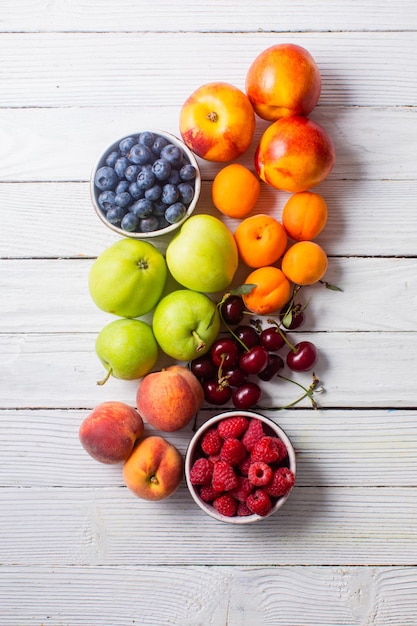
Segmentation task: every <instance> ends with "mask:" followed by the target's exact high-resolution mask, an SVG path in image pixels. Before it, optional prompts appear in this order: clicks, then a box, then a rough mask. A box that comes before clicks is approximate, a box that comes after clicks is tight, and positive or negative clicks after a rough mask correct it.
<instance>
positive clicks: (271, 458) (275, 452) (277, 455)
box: [250, 435, 288, 463]
mask: <svg viewBox="0 0 417 626" xmlns="http://www.w3.org/2000/svg"><path fill="white" fill-rule="evenodd" d="M287 454H288V453H287V448H286V447H285V444H284V442H283V441H281V439H279V438H278V437H269V436H266V435H265V436H264V437H262V438H261V439H259V441H257V442H256V443H255V445H254V446H253V448H252V450H251V453H250V455H251V459H252V461H263V462H264V463H279V462H280V461H282V460H283V459H285V457H286V456H287Z"/></svg>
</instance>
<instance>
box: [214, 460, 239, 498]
mask: <svg viewBox="0 0 417 626" xmlns="http://www.w3.org/2000/svg"><path fill="white" fill-rule="evenodd" d="M211 484H212V487H213V489H215V490H216V491H230V490H231V489H235V487H237V486H238V479H237V476H236V474H235V471H234V469H233V467H232V466H231V465H230V464H229V463H226V461H221V460H220V461H217V463H215V464H214V468H213V477H212V482H211Z"/></svg>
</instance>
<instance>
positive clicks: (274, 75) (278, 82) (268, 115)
mask: <svg viewBox="0 0 417 626" xmlns="http://www.w3.org/2000/svg"><path fill="white" fill-rule="evenodd" d="M320 92H321V76H320V71H319V69H318V67H317V64H316V62H315V60H314V59H313V57H312V56H311V54H310V52H308V50H306V49H305V48H303V47H301V46H297V45H296V44H290V43H283V44H277V45H275V46H271V47H269V48H267V49H266V50H264V51H263V52H261V53H260V54H259V55H258V56H257V57H256V59H255V60H254V61H253V63H252V64H251V66H250V68H249V70H248V73H247V75H246V93H247V95H248V98H249V100H250V102H251V104H252V106H253V108H254V110H255V113H257V114H258V115H259V117H261V118H262V119H264V120H270V121H275V120H277V119H280V118H281V117H289V116H291V115H308V114H309V113H311V111H312V110H313V109H314V107H315V106H316V104H317V101H318V99H319V97H320Z"/></svg>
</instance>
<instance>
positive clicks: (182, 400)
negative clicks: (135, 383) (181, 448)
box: [136, 365, 204, 432]
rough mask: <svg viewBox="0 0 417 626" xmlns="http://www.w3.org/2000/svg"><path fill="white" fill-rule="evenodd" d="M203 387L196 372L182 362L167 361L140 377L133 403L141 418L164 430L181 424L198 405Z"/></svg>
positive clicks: (180, 426)
mask: <svg viewBox="0 0 417 626" xmlns="http://www.w3.org/2000/svg"><path fill="white" fill-rule="evenodd" d="M203 401H204V393H203V389H202V387H201V385H200V383H199V381H198V379H197V377H196V376H194V374H193V373H192V372H191V371H190V370H189V369H188V368H187V367H184V366H182V365H171V366H170V367H167V368H166V369H164V370H161V371H159V372H152V373H150V374H147V375H146V376H144V377H143V378H142V380H141V381H140V383H139V387H138V390H137V394H136V404H137V407H138V411H139V413H140V414H141V415H142V417H143V419H144V420H146V421H147V422H148V423H149V424H150V425H151V426H153V427H154V428H157V429H158V430H162V431H165V432H173V431H176V430H180V429H181V428H184V426H186V425H187V424H189V422H190V421H191V420H192V419H193V418H194V417H195V415H196V413H197V412H198V411H199V410H200V409H201V406H202V404H203Z"/></svg>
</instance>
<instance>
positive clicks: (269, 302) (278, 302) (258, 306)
mask: <svg viewBox="0 0 417 626" xmlns="http://www.w3.org/2000/svg"><path fill="white" fill-rule="evenodd" d="M245 284H246V285H255V286H254V287H253V289H252V290H251V291H250V292H249V293H247V294H244V295H243V296H242V297H243V302H244V304H245V307H246V308H247V309H248V311H251V312H252V313H255V314H257V315H270V314H271V313H274V312H276V311H278V310H279V309H280V308H281V307H283V306H284V304H286V303H287V302H288V300H289V299H290V297H291V283H290V281H289V280H288V278H287V277H286V276H285V274H284V273H283V272H282V271H281V270H280V269H279V268H278V267H272V266H266V267H259V268H257V269H255V270H254V271H253V272H251V273H250V274H249V276H247V278H246V280H245Z"/></svg>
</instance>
